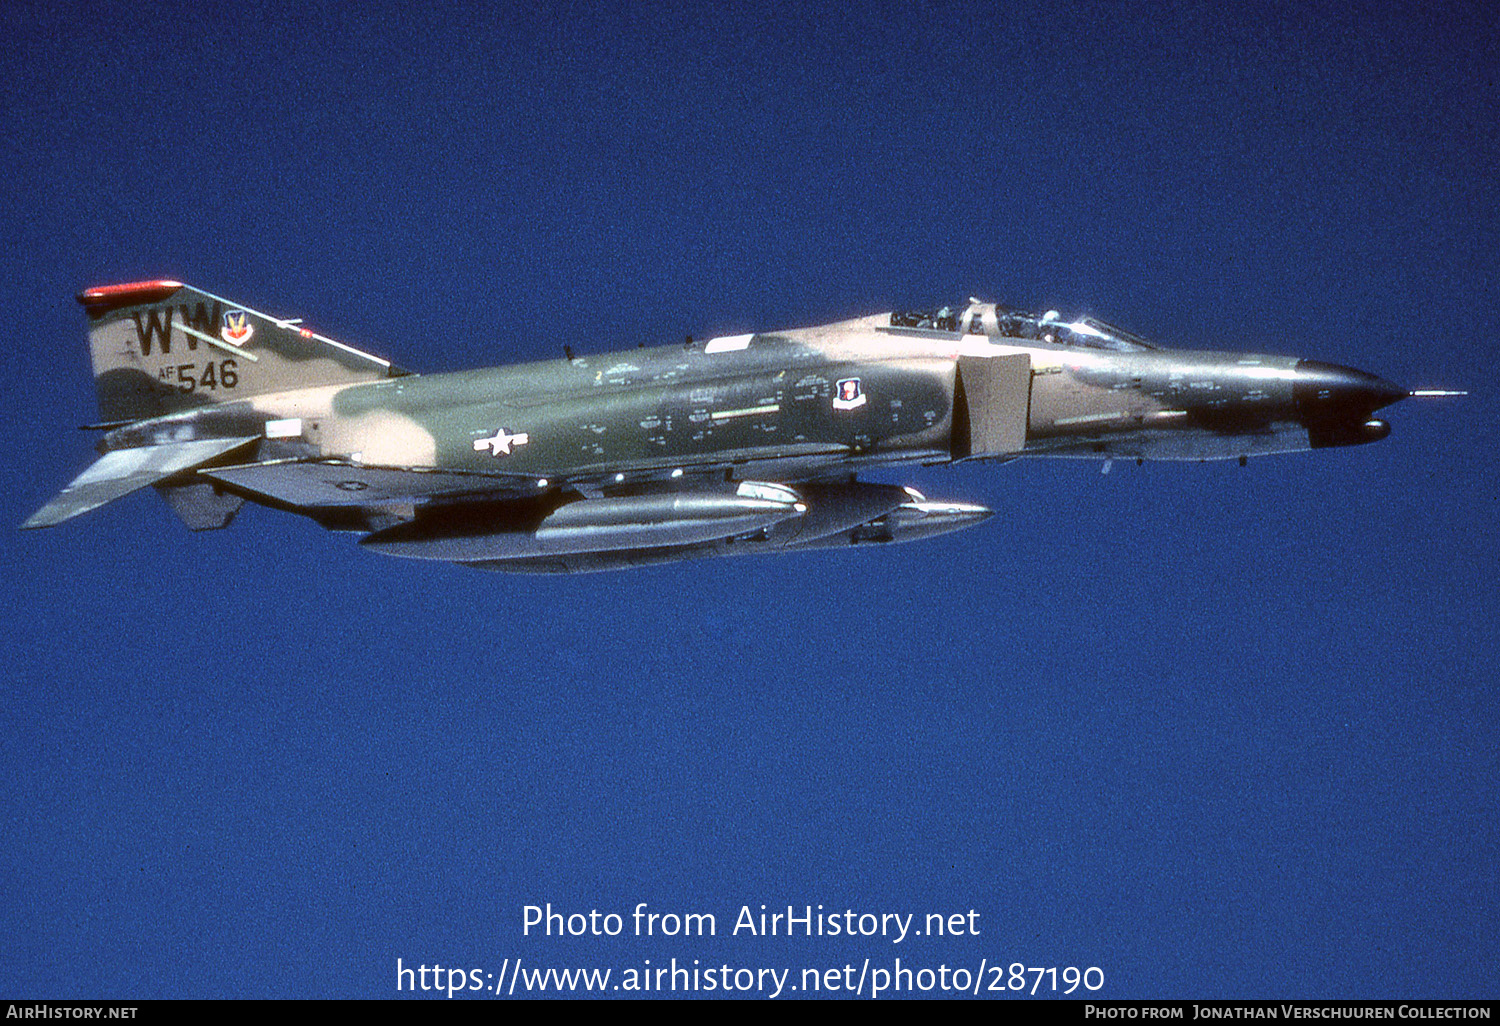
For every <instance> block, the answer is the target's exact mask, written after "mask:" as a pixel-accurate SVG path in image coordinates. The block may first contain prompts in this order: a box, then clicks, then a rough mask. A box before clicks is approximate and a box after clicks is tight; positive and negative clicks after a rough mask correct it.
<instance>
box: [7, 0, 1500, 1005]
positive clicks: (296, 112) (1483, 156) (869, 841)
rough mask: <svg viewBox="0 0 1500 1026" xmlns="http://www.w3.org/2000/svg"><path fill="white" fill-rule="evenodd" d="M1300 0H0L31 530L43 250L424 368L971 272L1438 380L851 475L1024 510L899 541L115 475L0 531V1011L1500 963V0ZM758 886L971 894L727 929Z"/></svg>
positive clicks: (14, 433) (73, 339)
mask: <svg viewBox="0 0 1500 1026" xmlns="http://www.w3.org/2000/svg"><path fill="white" fill-rule="evenodd" d="M1333 6H1334V7H1337V8H1338V9H1337V10H1331V9H1327V10H1325V9H1323V8H1327V7H1329V5H1311V4H1300V3H1298V4H1293V3H1284V4H1283V3H1255V4H1223V3H1182V4H1171V5H1159V4H1126V3H1069V4H1051V3H1018V4H1007V5H978V4H975V5H965V4H942V3H931V4H891V5H854V6H852V7H851V6H846V5H839V6H837V7H835V6H834V5H827V6H821V5H810V4H797V3H786V4H764V5H760V4H757V5H734V6H727V5H726V6H723V7H720V6H718V5H715V6H712V7H703V8H702V9H698V8H697V7H689V6H685V5H684V6H677V5H666V6H658V5H649V4H640V3H629V4H618V5H585V4H576V5H574V4H564V5H553V6H548V7H546V8H545V9H543V10H541V11H539V12H535V13H522V12H520V11H519V10H512V9H511V8H509V7H508V6H499V5H496V6H493V7H490V6H477V5H463V4H453V5H448V4H431V5H425V6H422V7H420V8H419V7H416V6H411V5H391V6H389V7H381V6H379V5H364V6H361V7H359V8H358V9H354V8H347V9H346V8H342V7H333V8H329V9H325V8H320V7H295V6H284V5H280V4H241V5H234V9H233V10H227V11H225V10H214V9H213V7H212V6H210V7H207V8H205V7H204V6H203V5H189V4H171V3H167V4H157V5H145V6H143V5H139V4H111V3H101V4H76V5H62V6H61V7H59V5H57V4H41V3H28V2H11V3H7V4H4V5H3V6H0V127H3V129H4V131H3V132H0V154H3V166H4V168H5V169H6V177H7V181H6V184H5V186H4V188H3V189H0V224H3V225H5V226H6V233H5V234H6V236H7V243H6V245H4V246H3V247H0V280H3V281H4V282H5V285H4V288H3V291H0V304H3V306H0V308H3V310H4V312H5V317H6V321H7V323H8V324H9V330H8V332H6V333H5V336H4V338H5V344H6V345H7V346H8V348H9V351H10V355H9V358H8V359H7V360H5V361H4V362H3V370H0V389H3V397H4V401H5V408H6V409H7V410H8V411H10V425H11V427H10V431H9V442H10V451H11V457H10V458H9V459H8V460H6V461H5V465H4V468H3V470H0V475H3V487H0V496H3V498H0V511H3V516H0V521H7V522H9V523H11V524H18V523H19V522H20V521H21V520H23V519H24V518H25V517H26V516H27V515H28V514H30V513H31V512H32V511H33V510H34V509H35V508H37V507H39V506H40V505H41V504H42V503H43V502H45V501H46V500H47V499H48V498H49V497H50V496H51V495H52V494H53V493H54V492H55V491H57V490H58V489H60V488H61V487H62V486H63V485H64V484H65V483H66V482H67V481H68V480H69V479H70V478H71V477H72V476H73V475H74V474H76V473H77V472H79V471H80V470H81V469H82V468H83V467H84V466H86V465H87V463H88V462H89V459H90V456H91V454H90V452H89V449H88V445H89V443H90V442H91V441H92V437H93V436H91V435H84V434H82V433H80V432H78V431H77V430H76V426H77V425H79V424H84V423H88V422H91V421H93V420H95V419H97V412H96V408H95V405H94V396H93V390H92V388H91V387H90V381H89V371H88V356H87V351H86V347H85V344H84V341H83V330H84V328H83V317H82V315H81V313H80V312H79V310H78V308H77V306H76V304H75V303H74V302H73V300H72V298H71V297H72V295H73V294H74V293H75V292H77V291H79V290H81V289H83V288H85V287H88V286H92V285H99V284H106V283H112V282H116V281H131V280H138V279H142V278H154V277H173V278H178V279H180V280H185V281H189V282H192V283H194V284H197V285H199V286H200V287H202V288H205V289H208V290H210V291H213V292H217V293H219V294H223V295H229V296H231V297H234V298H236V299H239V300H242V301H243V302H245V303H247V304H250V305H252V306H256V307H259V308H262V309H267V310H270V311H272V312H274V313H281V314H285V315H289V316H302V317H305V318H306V319H307V321H308V323H309V325H311V326H313V327H315V328H317V329H318V330H320V331H324V332H327V333H329V334H331V335H333V336H335V337H338V338H342V339H346V340H348V341H349V342H351V343H353V344H356V345H360V346H363V347H366V348H369V349H372V350H374V351H376V352H380V353H383V354H384V355H387V356H390V357H392V358H393V359H395V360H397V361H398V362H399V363H401V364H403V365H405V366H408V367H411V368H413V369H416V370H423V371H440V370H452V369H459V368H465V367H472V366H481V365H489V364H497V363H506V362H512V361H519V360H527V359H538V358H545V357H550V356H553V355H558V354H560V353H561V350H562V346H563V344H565V343H566V344H569V345H571V346H572V347H573V348H574V349H576V350H578V351H579V352H580V353H590V352H599V351H604V350H608V349H613V348H626V347H634V346H635V345H636V344H637V343H640V342H645V343H648V344H654V343H659V342H668V341H673V340H677V339H680V338H681V337H682V336H683V335H685V334H688V333H691V334H694V335H695V336H698V337H704V336H708V335H713V334H721V333H732V332H738V331H749V330H753V329H773V328H778V327H794V326H801V325H806V324H814V323H820V322H823V321H828V320H833V319H837V318H842V317H846V316H852V315H855V314H861V313H869V312H874V311H878V310H886V309H891V308H892V307H905V306H912V305H922V304H926V303H942V302H951V301H954V300H961V299H962V298H964V297H966V296H968V295H970V294H975V295H980V296H983V297H986V298H989V299H997V300H1001V301H1008V302H1012V303H1017V304H1020V305H1029V306H1033V307H1035V308H1038V309H1041V308H1046V307H1048V306H1058V307H1060V308H1062V309H1065V310H1068V309H1073V310H1080V311H1084V312H1088V313H1093V314H1095V315H1098V316H1103V317H1105V318H1106V319H1109V320H1112V321H1115V322H1117V323H1120V324H1122V325H1124V326H1127V327H1129V328H1131V329H1133V330H1136V331H1139V332H1142V333H1144V334H1146V335H1148V336H1149V337H1152V338H1154V339H1156V340H1158V341H1160V342H1162V343H1165V344H1167V345H1176V346H1182V347H1197V348H1225V349H1254V350H1259V351H1264V352H1282V353H1291V354H1297V355H1303V356H1308V357H1313V358H1317V359H1323V360H1330V361H1334V362H1338V363H1345V364H1351V365H1354V366H1358V367H1362V368H1365V369H1368V370H1371V371H1374V372H1376V373H1378V374H1381V375H1383V376H1385V377H1388V378H1392V379H1394V380H1396V381H1398V382H1401V383H1404V384H1407V385H1410V386H1412V387H1418V386H1425V387H1449V388H1468V389H1470V390H1471V391H1472V392H1473V393H1474V394H1473V395H1471V396H1470V397H1469V398H1468V399H1466V400H1460V401H1437V402H1431V403H1428V404H1426V405H1421V404H1418V403H1406V404H1403V405H1401V406H1399V407H1396V408H1394V409H1393V410H1392V411H1391V418H1390V419H1391V420H1392V422H1393V423H1394V427H1395V430H1394V432H1393V435H1392V437H1391V438H1390V439H1389V440H1387V441H1385V442H1382V443H1380V444H1377V445H1372V446H1367V447H1361V448H1354V449H1345V450H1337V451H1324V452H1318V453H1312V454H1301V455H1295V456H1284V457H1272V458H1267V459H1263V460H1255V461H1252V462H1251V464H1250V465H1249V466H1248V467H1247V468H1243V469H1242V468H1239V467H1237V466H1235V465H1233V464H1218V463H1214V464H1204V465H1194V464H1147V465H1145V466H1144V467H1140V468H1137V467H1135V466H1134V465H1132V464H1117V465H1116V466H1115V468H1114V470H1113V472H1112V473H1111V474H1109V475H1108V476H1104V475H1101V474H1100V473H1099V465H1098V464H1095V463H1087V462H1071V461H1050V462H1049V461H1035V462H1027V461H1023V462H1020V463H1017V464H1013V465H1010V466H1005V467H979V468H952V469H946V470H945V469H942V468H934V469H928V470H922V471H913V472H911V473H909V474H906V475H905V476H901V477H889V476H887V479H888V480H893V481H896V482H898V483H910V484H915V485H917V486H919V487H921V488H922V489H924V490H925V491H927V492H928V493H929V494H931V495H933V496H935V497H941V498H954V499H962V500H969V501H982V502H985V503H987V504H989V505H991V506H993V507H994V508H995V509H997V510H998V515H997V516H996V517H994V518H993V519H992V520H991V521H990V522H988V523H987V524H985V525H983V526H981V527H979V528H976V529H973V530H970V531H967V532H963V533H959V534H954V535H949V536H946V537H943V538H940V539H936V540H932V541H927V542H922V543H918V544H913V545H909V546H899V547H893V548H890V549H885V550H882V551H876V552H870V551H861V552H858V553H813V554H807V555H802V556H796V557H785V558H774V559H766V560H761V561H755V560H726V561H719V562H712V561H710V562H705V563H698V564H679V565H675V566H669V567H664V568H657V569H651V570H640V571H634V572H631V573H624V574H609V575H598V576H582V577H575V578H567V579H549V578H535V577H511V576H505V575H489V574H480V573H474V572H469V571H466V570H463V569H460V568H454V567H445V566H441V565H426V564H423V563H420V562H414V561H404V560H391V559H383V558H380V557H377V556H374V555H371V554H368V553H364V552H361V551H359V550H358V549H357V547H356V546H355V545H354V544H353V542H352V540H351V539H349V538H348V537H346V536H339V535H327V534H325V533H324V532H323V531H322V530H321V529H319V528H317V527H315V526H314V525H312V524H310V523H308V522H304V521H301V520H299V519H297V518H294V517H289V516H286V515H283V514H277V513H273V512H270V511H267V510H262V509H256V508H251V509H247V510H246V511H245V512H243V513H242V514H241V516H240V518H239V520H237V521H236V523H235V524H234V525H233V527H232V528H231V529H230V530H228V531H224V532H213V533H207V534H202V535H194V534H191V533H189V532H188V531H186V530H185V529H184V528H182V527H181V525H180V524H179V523H178V522H177V521H176V519H175V518H174V517H173V515H172V514H171V513H170V512H169V511H168V510H167V508H166V506H165V505H164V504H163V503H161V502H160V501H159V500H158V499H157V498H156V497H155V496H152V495H150V494H149V493H148V494H144V495H138V496H134V497H131V498H128V499H125V500H122V501H120V502H118V503H116V504H114V505H112V506H110V507H108V508H106V509H103V510H100V511H98V512H96V513H93V514H91V515H89V516H88V517H86V518H84V519H82V520H79V521H77V522H74V523H70V524H67V525H65V526H63V527H59V528H57V529H54V530H50V531H44V532H28V533H26V534H22V533H20V532H17V531H11V532H10V533H8V534H6V533H4V532H0V551H3V566H4V568H5V569H4V574H5V588H4V597H3V599H0V610H3V613H0V615H3V617H4V625H3V628H4V629H3V630H0V666H3V672H0V682H3V693H4V701H3V703H0V737H3V738H4V741H3V744H0V759H3V763H0V779H3V780H4V782H5V787H4V788H3V792H0V793H3V798H0V824H3V826H0V936H4V937H5V938H6V945H5V947H6V951H5V954H4V956H3V957H0V995H4V996H10V997H185V996H213V997H218V996H308V997H340V996H364V997H385V996H392V995H393V994H394V987H395V961H396V959H397V958H398V957H400V958H402V959H403V961H404V964H405V965H407V966H412V965H420V964H424V963H425V964H432V963H434V962H438V963H442V964H443V965H444V966H458V967H462V968H466V969H468V968H477V969H480V970H483V971H486V972H489V971H498V970H499V967H500V964H501V962H502V960H503V959H505V958H507V957H509V958H512V959H513V958H516V957H521V958H523V959H525V960H526V964H527V965H535V966H538V967H542V966H547V965H556V966H560V967H562V966H571V965H580V966H584V965H587V966H599V967H601V968H603V967H613V968H614V969H615V970H616V972H618V971H620V970H621V969H624V968H629V967H636V968H639V967H641V966H642V965H643V963H644V960H645V959H651V960H652V964H653V965H660V964H662V963H663V962H666V961H668V960H670V959H671V958H673V957H676V958H677V959H678V960H679V963H682V962H684V961H690V960H691V959H694V958H697V959H700V960H701V961H702V963H703V964H704V965H705V966H706V965H708V964H710V963H712V964H715V965H717V964H720V963H727V964H729V965H730V966H731V968H736V967H743V966H748V967H752V968H753V967H761V966H776V967H782V968H784V967H790V968H792V969H793V970H794V978H795V975H796V971H800V969H801V968H803V967H813V968H822V967H833V966H839V967H841V966H843V965H844V964H845V963H846V962H849V963H853V964H854V965H855V966H856V968H858V966H859V965H860V963H861V962H862V960H863V959H865V958H866V957H868V958H870V959H871V964H872V966H875V967H879V966H889V965H891V964H892V962H893V959H894V958H895V957H898V956H899V957H900V958H901V959H902V964H903V965H905V966H908V967H913V968H921V967H930V968H936V967H937V966H938V965H939V964H947V965H949V966H950V968H951V967H953V966H960V965H961V966H968V967H977V966H978V964H979V962H980V960H981V959H987V960H988V963H989V964H997V963H999V964H1006V965H1008V964H1009V963H1012V962H1023V963H1026V964H1027V965H1032V966H1058V967H1064V966H1069V965H1072V966H1079V967H1086V966H1098V967H1100V968H1101V969H1102V970H1103V971H1104V974H1105V980H1106V985H1105V988H1104V989H1103V990H1101V991H1099V992H1098V993H1099V995H1100V996H1104V997H1152V996H1156V997H1165V996H1178V997H1182V996H1194V997H1293V996H1295V997H1375V996H1390V997H1465V996H1467V997H1477V996H1489V997H1494V996H1495V990H1496V977H1495V965H1496V956H1497V952H1500V926H1497V924H1500V874H1497V872H1496V865H1497V864H1500V816H1497V812H1500V809H1497V797H1500V791H1497V783H1496V778H1497V772H1496V771H1497V762H1500V759H1497V751H1500V746H1497V744H1496V727H1497V721H1500V709H1497V697H1496V679H1497V677H1500V657H1497V651H1496V649H1497V645H1496V642H1497V640H1500V629H1497V625H1496V624H1497V614H1500V608H1497V606H1500V603H1497V585H1496V569H1497V551H1500V500H1497V485H1496V483H1495V481H1496V478H1495V470H1494V455H1495V452H1496V442H1497V430H1496V423H1497V410H1496V406H1495V401H1494V396H1495V388H1496V374H1495V362H1496V356H1497V353H1496V348H1497V344H1496V339H1497V337H1500V317H1497V307H1500V304H1497V298H1500V295H1497V293H1500V280H1497V274H1496V269H1497V253H1500V230H1497V226H1500V117H1497V116H1496V112H1497V110H1500V15H1497V14H1496V11H1495V8H1494V5H1493V4H1484V3H1472V4H1470V3H1448V4H1415V3H1413V4H1404V3H1399V4H1398V3H1383V4H1361V3H1348V4H1340V5H1333ZM546 902H551V903H552V904H553V905H554V907H556V908H559V909H563V910H566V911H581V912H587V911H588V910H590V909H594V908H597V909H600V910H601V911H615V912H620V913H628V912H629V910H630V909H631V908H633V907H634V906H635V904H636V903H637V902H647V903H649V905H650V907H651V909H653V910H656V911H661V912H669V911H676V912H711V913H714V914H715V915H716V916H717V917H718V922H719V933H720V936H719V937H717V938H716V939H714V940H713V941H708V940H684V939H678V940H662V939H653V940H644V939H637V938H634V937H620V938H614V939H609V938H588V937H585V938H566V939H559V938H551V939H547V938H538V937H535V936H533V937H529V938H528V937H523V936H522V935H521V909H522V907H523V906H524V905H527V904H543V903H546ZM763 903H764V904H766V905H768V906H771V907H772V908H773V909H774V908H776V907H778V906H785V905H787V904H791V905H794V906H797V907H798V908H801V907H802V906H804V905H808V904H811V905H817V904H820V903H821V904H823V905H824V906H825V910H828V911H834V910H837V911H842V910H843V909H846V908H850V909H854V910H855V911H856V912H876V913H880V912H901V913H907V912H913V913H916V914H917V918H918V921H919V923H920V921H921V919H922V917H923V916H924V915H925V914H926V913H929V912H954V911H967V910H969V909H975V910H977V911H978V912H980V913H981V918H980V919H979V920H978V923H979V925H980V927H981V930H982V933H981V935H980V936H979V937H965V938H933V937H923V938H912V939H909V940H908V941H906V942H904V943H903V944H901V945H899V946H898V945H891V944H889V943H888V942H885V941H881V940H879V939H870V940H854V941H848V940H846V939H844V938H838V939H830V938H826V937H825V938H816V937H814V938H811V939H806V938H798V939H794V940H787V939H785V938H774V939H773V938H749V937H746V936H745V935H744V934H743V933H742V934H741V935H740V936H738V937H729V936H726V935H727V934H728V932H729V929H730V927H731V926H732V924H733V921H734V917H735V914H736V913H737V912H738V910H739V908H740V906H742V905H746V904H748V905H750V906H751V908H752V909H754V910H757V911H758V908H759V906H760V905H761V904H763Z"/></svg>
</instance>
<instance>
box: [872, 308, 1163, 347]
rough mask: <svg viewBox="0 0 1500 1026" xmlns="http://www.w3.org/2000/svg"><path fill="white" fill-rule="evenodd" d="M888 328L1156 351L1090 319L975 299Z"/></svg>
mask: <svg viewBox="0 0 1500 1026" xmlns="http://www.w3.org/2000/svg"><path fill="white" fill-rule="evenodd" d="M891 327H893V328H918V329H925V330H929V331H951V332H957V333H959V334H961V335H986V336H988V337H990V338H1018V339H1026V340H1028V341H1032V342H1053V343H1057V344H1059V345H1068V346H1087V347H1088V348H1090V349H1110V350H1114V351H1115V352H1126V353H1129V352H1138V351H1140V350H1143V349H1155V348H1156V347H1155V346H1153V345H1152V344H1151V343H1149V342H1147V341H1146V340H1145V339H1143V338H1141V337H1140V336H1139V335H1135V334H1132V333H1131V332H1128V331H1126V330H1125V329H1123V328H1116V327H1115V326H1114V325H1112V324H1106V323H1104V322H1103V321H1101V320H1098V319H1097V318H1094V317H1084V316H1080V317H1075V318H1073V319H1072V320H1064V319H1063V317H1062V315H1061V314H1059V313H1058V312H1057V311H1056V310H1048V311H1047V312H1046V313H1044V314H1042V315H1041V316H1040V317H1038V316H1037V315H1036V314H1034V313H1027V312H1026V311H1025V310H1013V309H1011V308H1010V307H1006V306H1001V305H1000V304H998V303H981V302H979V301H978V300H970V301H969V305H968V306H966V307H964V308H963V310H962V311H955V308H954V307H951V306H945V307H942V308H941V309H938V310H932V311H924V310H908V311H904V312H900V313H893V314H891Z"/></svg>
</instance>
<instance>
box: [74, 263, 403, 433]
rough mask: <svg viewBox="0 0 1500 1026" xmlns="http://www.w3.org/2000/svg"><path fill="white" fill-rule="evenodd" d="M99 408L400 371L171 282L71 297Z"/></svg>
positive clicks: (183, 403) (133, 411) (110, 411)
mask: <svg viewBox="0 0 1500 1026" xmlns="http://www.w3.org/2000/svg"><path fill="white" fill-rule="evenodd" d="M78 302H79V303H81V304H83V309H84V312H85V313H87V314H88V319H89V348H90V351H91V353H92V355H93V360H94V385H95V387H96V388H97V389H98V392H99V412H100V414H101V416H102V417H103V418H104V419H105V420H106V421H120V420H140V419H142V418H145V417H159V416H162V415H163V414H168V413H176V412H179V411H181V410H187V409H192V408H194V407H199V406H208V405H212V404H214V403H222V402H231V401H233V400H235V399H243V398H246V397H248V396H252V395H259V394H261V393H264V392H280V391H285V390H287V389H294V388H309V387H312V386H314V385H336V384H353V383H355V382H360V381H374V380H377V379H379V378H384V377H389V376H391V375H395V374H401V373H404V372H403V371H401V370H398V369H396V368H394V367H392V366H391V364H390V363H388V362H387V361H385V360H382V359H380V358H379V357H375V356H371V355H370V354H369V353H362V352H360V351H359V350H357V349H353V348H351V347H349V346H346V345H344V344H342V343H340V342H335V341H334V340H333V339H331V338H325V337H324V336H322V335H317V334H314V333H313V332H311V331H308V330H307V329H305V328H302V327H300V326H299V325H298V323H297V322H295V321H288V320H282V319H278V318H275V317H271V316H268V315H266V314H263V313H260V312H258V311H256V310H252V309H250V308H249V307H247V306H242V305H240V304H238V303H235V302H233V301H232V300H228V299H224V298H222V297H220V296H215V295H211V294H209V293H207V292H203V291H201V290H199V289H195V288H193V287H192V286H190V285H183V284H182V283H181V282H175V281H144V282H132V283H130V284H126V285H106V286H103V287H100V288H93V289H88V290H87V291H85V292H81V293H79V294H78Z"/></svg>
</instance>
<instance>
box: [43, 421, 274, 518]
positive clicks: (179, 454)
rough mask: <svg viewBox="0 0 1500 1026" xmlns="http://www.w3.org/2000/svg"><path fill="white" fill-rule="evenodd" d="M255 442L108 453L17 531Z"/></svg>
mask: <svg viewBox="0 0 1500 1026" xmlns="http://www.w3.org/2000/svg"><path fill="white" fill-rule="evenodd" d="M257 441H259V439H258V438H201V439H195V440H193V441H187V442H168V443H167V444H165V445H150V446H145V447H143V448H139V449H116V450H115V451H114V452H107V453H105V454H104V455H103V456H101V457H100V458H99V459H98V460H96V461H95V462H94V465H93V466H91V467H89V468H88V469H87V470H85V471H84V472H83V473H82V474H79V475H78V476H77V477H75V478H74V479H73V481H72V483H71V484H69V485H68V486H67V487H66V488H64V489H63V490H62V491H61V492H59V493H58V494H57V495H56V496H54V497H53V499H52V501H51V502H49V503H47V505H45V506H43V507H42V508H41V509H39V510H37V511H36V512H35V513H33V514H32V515H31V517H30V519H28V520H27V521H26V522H25V523H24V524H22V525H21V527H22V528H32V527H52V526H53V525H55V524H60V523H62V522H63V521H64V520H71V519H73V518H74V517H76V516H78V515H80V514H82V513H87V512H88V511H89V510H91V509H97V508H99V507H100V506H102V505H104V504H105V503H106V502H113V501H114V500H115V499H118V498H120V497H121V496H125V495H129V494H130V493H131V492H133V491H136V490H137V489H140V488H144V487H146V486H147V485H150V484H156V483H157V482H158V481H162V480H164V479H165V478H168V477H171V476H172V475H173V474H180V473H181V472H183V471H184V470H191V469H192V468H193V467H197V466H200V465H202V464H204V463H207V462H208V461H209V460H212V459H214V458H216V457H219V456H223V455H224V454H225V453H229V452H233V451H234V450H236V449H239V448H241V447H243V446H248V445H250V444H252V443H254V442H257Z"/></svg>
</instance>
